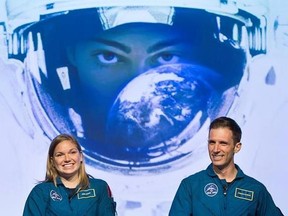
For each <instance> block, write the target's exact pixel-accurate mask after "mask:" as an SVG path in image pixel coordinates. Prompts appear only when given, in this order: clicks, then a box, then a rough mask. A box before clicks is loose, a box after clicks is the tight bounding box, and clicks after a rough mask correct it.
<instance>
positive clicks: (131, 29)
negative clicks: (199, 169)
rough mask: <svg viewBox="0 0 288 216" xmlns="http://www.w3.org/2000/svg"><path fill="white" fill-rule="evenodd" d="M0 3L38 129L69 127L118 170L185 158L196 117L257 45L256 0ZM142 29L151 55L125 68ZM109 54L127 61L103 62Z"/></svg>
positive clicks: (233, 80)
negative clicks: (141, 66) (21, 64)
mask: <svg viewBox="0 0 288 216" xmlns="http://www.w3.org/2000/svg"><path fill="white" fill-rule="evenodd" d="M6 9H7V26H6V29H7V40H8V55H9V58H16V59H19V60H21V61H23V62H24V68H25V69H24V70H25V71H24V76H25V77H24V80H25V82H26V86H27V94H28V97H29V103H30V104H31V108H32V110H33V112H31V113H33V116H34V118H35V119H36V121H37V123H38V124H39V125H40V127H41V128H42V130H43V131H44V132H45V134H47V136H48V137H50V138H51V139H52V138H53V137H54V136H55V135H57V134H59V133H71V134H74V135H75V136H76V137H77V138H79V139H80V143H81V144H82V147H83V151H84V153H85V155H86V157H87V159H88V161H90V162H91V163H93V164H95V165H96V166H98V167H100V168H103V169H107V168H109V169H113V170H117V171H121V172H125V173H130V172H138V171H145V172H147V171H148V172H152V173H153V172H155V170H156V171H159V170H161V169H166V170H169V169H170V168H171V163H178V162H179V161H183V158H185V157H188V156H189V158H191V155H193V150H194V149H195V148H197V144H195V143H193V141H192V140H193V138H194V137H195V136H196V134H197V133H198V132H199V130H200V129H201V128H202V127H203V125H205V122H207V121H209V119H213V118H215V117H216V116H219V115H226V114H227V113H228V111H229V109H230V108H231V107H232V105H233V102H234V100H235V98H236V97H237V91H238V87H239V84H240V82H241V80H242V78H243V76H244V74H245V69H246V67H247V62H248V61H249V58H251V57H253V56H255V55H258V54H261V53H265V52H266V19H265V10H264V9H263V8H261V7H259V5H258V4H257V2H256V1H254V2H251V1H236V0H170V1H167V0H166V1H162V0H151V1H150V0H146V1H140V0H125V1H124V0H122V1H119V0H117V1H115V0H106V1H97V0H87V1H83V0H81V1H80V0H69V1H68V0H53V1H51V0H41V1H36V2H33V1H28V0H7V2H6ZM155 32H158V33H155ZM159 32H160V33H159ZM137 33H139V36H136V35H137ZM160 34H162V35H164V36H163V37H164V40H163V41H160V39H159V38H161V37H160ZM121 35H124V36H121ZM149 35H150V36H151V38H154V37H157V41H156V42H155V44H154V45H153V46H151V47H152V48H151V47H148V48H147V50H150V51H151V50H152V51H151V52H150V53H152V54H154V53H156V54H157V55H156V54H155V56H156V57H157V58H156V59H157V61H156V63H155V62H154V64H152V63H151V64H150V65H149V64H148V65H146V67H145V69H143V71H141V72H138V71H133V73H132V72H131V70H135V69H131V65H132V63H131V62H132V61H134V60H135V59H136V58H138V59H141V57H139V56H137V53H139V52H140V51H139V52H136V51H135V50H134V52H135V53H136V54H135V55H134V57H135V58H133V57H131V58H130V59H128V58H127V56H128V55H130V53H132V51H133V50H132V51H131V49H129V48H131V47H129V43H130V45H131V46H133V45H134V44H139V43H140V42H141V40H142V39H143V40H144V42H143V43H144V44H146V45H147V43H149V42H151V41H153V40H152V39H149ZM155 35H156V36H155ZM113 37H115V38H116V39H113ZM123 41H124V42H123ZM122 42H123V43H122ZM127 44H128V45H127ZM178 44H181V45H178ZM127 46H128V48H127ZM87 47H89V49H88V51H87ZM91 47H93V49H92V48H91ZM115 47H116V48H115ZM80 48H83V49H82V50H80ZM126 48H127V49H126ZM115 49H117V50H121V53H122V52H124V53H125V55H123V56H122V55H120V54H119V52H118V51H115ZM155 49H156V51H154V50H155ZM181 49H183V50H184V51H181ZM71 50H72V51H71ZM137 50H138V49H137ZM76 51H78V52H76ZM83 53H86V54H87V55H86V56H84V54H83ZM152 54H150V56H149V57H151V55H152ZM126 55H127V56H126ZM71 56H72V57H71ZM75 56H76V57H75ZM79 56H80V57H79ZM91 56H92V57H93V58H94V59H93V60H91V59H92V57H91ZM78 57H79V59H77V58H78ZM143 58H144V57H143ZM153 58H154V57H153ZM71 59H73V60H71ZM75 59H76V60H75ZM151 59H152V58H149V60H151ZM80 61H81V63H80ZM95 61H97V62H96V63H95ZM75 62H76V63H75ZM147 62H148V60H147V61H145V63H147ZM149 62H152V60H151V61H149ZM116 63H117V64H118V65H120V66H118V68H122V67H124V66H123V65H124V64H125V63H127V64H128V63H131V64H130V66H127V67H126V68H124V69H121V70H120V71H118V72H117V71H116V72H111V70H112V69H111V70H110V68H111V65H113V68H114V69H115V68H117V67H115V64H116ZM95 65H96V66H95ZM93 66H95V67H96V69H95V68H93ZM83 68H84V69H83ZM91 68H93V69H91ZM85 69H87V70H90V72H89V73H87V74H85V75H83V74H84V73H85ZM102 70H103V71H104V72H102ZM93 73H94V74H93ZM125 73H127V74H129V75H127V76H126V75H125V77H124V78H123V77H122V76H121V75H119V74H125ZM95 77H96V78H95ZM118 77H119V80H121V82H119V83H117V84H115V83H116V81H117V79H118ZM105 79H106V80H105ZM107 79H111V80H113V82H110V81H107ZM99 80H100V81H99ZM85 83H86V84H87V83H88V84H89V85H90V86H89V87H87V86H85ZM88 84H87V85H88ZM93 85H94V86H93ZM91 86H92V87H91ZM99 86H101V87H99ZM192 158H193V157H192Z"/></svg>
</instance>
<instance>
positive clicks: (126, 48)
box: [93, 38, 131, 53]
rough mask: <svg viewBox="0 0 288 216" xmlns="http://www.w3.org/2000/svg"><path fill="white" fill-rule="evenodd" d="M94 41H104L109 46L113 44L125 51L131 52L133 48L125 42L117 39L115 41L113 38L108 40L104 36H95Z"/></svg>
mask: <svg viewBox="0 0 288 216" xmlns="http://www.w3.org/2000/svg"><path fill="white" fill-rule="evenodd" d="M93 41H95V42H98V43H103V44H105V45H108V46H112V47H116V48H118V49H120V50H122V51H123V52H125V53H130V52H131V48H130V47H128V46H126V45H124V44H121V43H119V42H117V41H113V40H107V39H104V38H95V39H93Z"/></svg>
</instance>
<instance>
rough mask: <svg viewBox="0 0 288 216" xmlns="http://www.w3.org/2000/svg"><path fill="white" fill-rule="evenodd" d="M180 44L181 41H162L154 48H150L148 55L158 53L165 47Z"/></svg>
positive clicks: (153, 46) (154, 45)
mask: <svg viewBox="0 0 288 216" xmlns="http://www.w3.org/2000/svg"><path fill="white" fill-rule="evenodd" d="M178 43H181V41H179V40H177V39H173V40H166V41H160V42H158V43H155V44H153V45H152V46H150V47H148V48H147V53H152V52H155V51H158V50H160V49H163V48H165V47H169V46H173V45H176V44H178Z"/></svg>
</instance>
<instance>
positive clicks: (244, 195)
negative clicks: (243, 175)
mask: <svg viewBox="0 0 288 216" xmlns="http://www.w3.org/2000/svg"><path fill="white" fill-rule="evenodd" d="M235 197H236V198H239V199H244V200H248V201H253V198H254V191H249V190H245V189H242V188H236V190H235Z"/></svg>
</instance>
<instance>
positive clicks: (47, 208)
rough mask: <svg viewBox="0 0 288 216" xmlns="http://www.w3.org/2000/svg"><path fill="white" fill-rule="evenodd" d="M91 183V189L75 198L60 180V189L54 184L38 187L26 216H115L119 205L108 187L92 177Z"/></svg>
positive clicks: (30, 201) (29, 198)
mask: <svg viewBox="0 0 288 216" xmlns="http://www.w3.org/2000/svg"><path fill="white" fill-rule="evenodd" d="M89 181H90V186H89V188H87V189H84V190H80V191H78V190H77V188H76V189H75V190H74V192H73V193H71V194H69V191H68V190H67V188H65V186H64V185H63V183H62V182H61V180H60V178H57V187H55V185H54V183H53V182H42V183H40V184H38V185H36V186H35V187H34V188H33V189H32V191H31V192H30V194H29V196H28V198H27V200H26V204H25V207H24V212H23V216H44V215H49V216H50V215H51V216H52V215H53V216H85V215H87V216H92V215H93V216H115V211H116V203H115V202H114V201H113V198H112V195H111V191H110V189H109V186H108V184H107V183H106V182H105V181H103V180H101V179H93V178H91V177H90V178H89Z"/></svg>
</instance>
